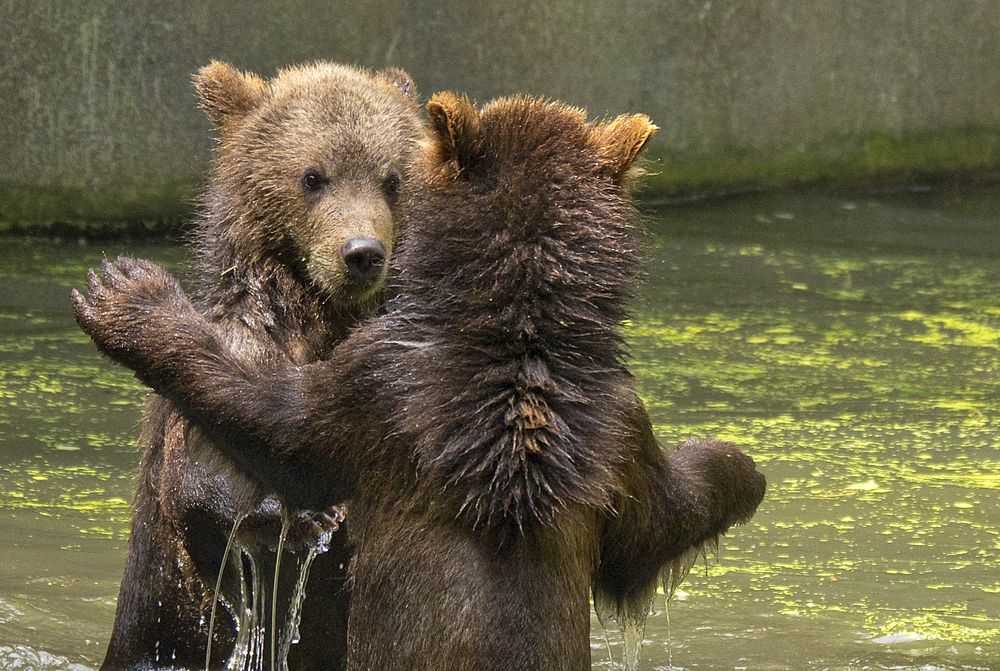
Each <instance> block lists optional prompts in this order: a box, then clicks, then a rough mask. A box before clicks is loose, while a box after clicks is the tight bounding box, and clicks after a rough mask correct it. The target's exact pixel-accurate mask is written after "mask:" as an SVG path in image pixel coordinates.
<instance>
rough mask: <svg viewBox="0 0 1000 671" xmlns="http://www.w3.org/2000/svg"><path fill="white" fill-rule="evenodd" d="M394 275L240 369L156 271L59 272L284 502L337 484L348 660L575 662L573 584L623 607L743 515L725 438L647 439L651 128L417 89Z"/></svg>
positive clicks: (530, 665) (579, 656)
mask: <svg viewBox="0 0 1000 671" xmlns="http://www.w3.org/2000/svg"><path fill="white" fill-rule="evenodd" d="M429 113H430V117H431V120H432V123H433V125H434V129H435V137H434V139H433V140H432V142H431V143H430V144H429V146H428V147H426V149H425V153H424V158H423V160H422V161H421V163H420V164H419V165H418V166H417V170H416V171H415V176H416V177H417V180H416V182H417V183H416V185H415V188H414V189H413V195H412V198H411V200H410V201H409V203H408V207H407V217H408V219H409V221H410V224H409V226H410V229H409V233H408V237H407V240H406V242H405V244H404V246H403V248H402V249H401V250H400V253H399V255H398V257H397V267H398V270H399V280H398V287H397V289H398V295H397V296H396V297H395V298H394V299H393V300H392V301H391V302H390V304H389V306H388V309H387V313H386V314H384V315H383V316H380V317H378V318H376V319H372V320H369V321H367V322H365V323H363V324H362V325H361V326H360V327H359V328H358V329H357V330H356V331H354V332H353V333H352V334H351V336H350V337H349V338H348V339H347V340H346V341H345V342H344V343H343V344H341V345H340V346H338V347H337V348H335V349H334V350H333V352H332V355H331V357H330V358H329V360H328V361H325V362H321V363H317V364H312V365H308V366H298V367H279V368H272V369H270V370H267V371H264V372H262V371H260V370H259V368H258V367H256V366H253V365H249V364H248V363H247V362H246V361H245V360H243V359H242V358H241V357H240V356H239V354H238V353H235V352H232V351H231V350H230V349H229V348H227V347H226V346H225V343H224V340H223V338H222V335H221V334H220V333H219V331H218V330H217V329H216V328H214V327H213V326H212V325H211V324H208V323H206V322H205V321H204V320H202V319H200V318H199V317H198V315H197V314H196V313H195V312H194V311H193V310H192V309H191V308H190V306H189V304H188V303H187V299H186V298H185V297H184V295H183V293H182V292H181V291H180V290H179V288H178V287H177V285H176V283H175V282H174V281H173V280H172V278H170V276H169V275H167V274H166V273H164V272H163V271H162V270H160V269H158V268H157V267H155V266H154V265H152V264H149V263H148V262H143V261H133V260H129V259H121V260H119V262H118V263H117V264H115V265H113V266H112V265H109V266H107V267H106V268H105V270H104V274H103V276H102V277H97V276H92V277H91V279H90V282H89V295H88V296H87V297H86V298H84V297H83V296H82V295H77V296H76V297H75V302H76V306H77V314H78V320H79V322H80V324H81V326H82V327H83V328H84V330H86V331H87V332H88V333H90V334H91V335H92V337H94V339H95V341H96V342H97V343H98V346H99V347H100V348H101V349H102V351H104V352H106V353H107V354H109V355H110V356H112V357H113V358H115V359H116V360H117V361H119V362H121V363H123V364H125V365H127V366H130V367H131V368H133V369H134V370H136V372H137V374H138V376H139V377H140V379H142V380H143V381H144V382H146V383H147V384H150V385H151V386H153V387H154V388H155V389H157V390H160V391H161V392H163V393H165V394H167V395H168V396H169V397H170V398H172V399H175V400H176V401H177V402H178V403H179V404H181V406H182V407H184V408H185V410H186V411H187V412H189V413H191V415H192V416H194V417H198V418H199V422H200V423H201V424H202V425H203V426H204V427H205V430H206V431H208V432H209V433H210V434H211V435H226V436H231V437H238V440H234V441H231V442H229V443H228V445H229V446H230V447H228V448H227V454H228V455H229V456H230V457H231V458H232V459H233V461H234V463H236V464H238V465H239V467H240V468H242V469H243V470H244V471H245V472H246V473H248V474H250V475H252V476H253V477H254V478H256V479H258V480H260V482H261V483H262V484H263V486H264V487H265V488H266V489H268V490H272V489H273V490H274V491H277V492H280V493H281V495H282V496H283V497H285V499H286V500H288V501H290V502H293V503H294V504H295V505H297V506H305V507H314V508H315V507H321V506H323V505H326V504H327V503H329V502H331V501H337V500H341V499H342V498H344V497H348V496H353V497H354V498H353V499H352V509H351V515H352V521H353V523H354V527H353V531H352V533H353V536H352V537H353V538H354V540H355V541H356V544H357V550H356V554H355V557H354V563H353V565H352V578H353V588H354V592H353V599H354V600H353V602H352V605H351V612H350V621H349V640H348V648H349V650H348V658H349V661H348V666H349V668H350V669H366V670H367V669H380V670H391V671H394V670H397V669H398V670H400V671H402V670H403V669H422V668H447V669H450V670H463V669H469V670H470V671H471V670H472V669H477V670H487V671H488V670H490V669H496V670H498V671H499V670H500V669H503V670H507V669H576V670H582V669H589V668H590V648H589V636H588V633H589V604H588V597H589V595H590V594H591V591H593V593H594V595H595V598H596V600H597V602H598V604H599V605H600V606H601V608H602V610H603V611H604V612H608V611H610V612H613V613H616V614H618V615H619V616H620V617H623V618H630V619H633V620H636V621H641V620H642V618H643V617H644V616H645V612H646V610H647V609H648V606H649V599H650V598H651V594H652V591H653V590H654V589H655V586H656V584H657V581H658V580H659V575H660V573H661V571H664V570H666V571H668V573H669V571H670V570H671V567H672V566H674V564H675V563H676V562H677V561H679V560H680V559H681V558H682V557H684V556H685V554H686V553H688V552H690V551H691V549H692V548H697V547H698V546H700V544H701V543H703V542H705V541H706V540H709V539H712V538H714V537H715V536H716V535H717V534H719V533H721V532H723V531H725V530H726V529H728V528H729V527H731V526H732V525H734V524H737V523H740V522H743V521H745V520H747V519H748V518H749V517H750V516H751V515H752V514H753V512H754V511H755V510H756V507H757V505H758V504H759V503H760V501H761V499H762V497H763V493H764V478H763V477H762V476H761V475H760V474H759V473H758V472H757V471H756V470H755V468H754V464H753V461H752V460H751V459H750V458H749V457H747V456H746V455H744V454H743V453H742V452H740V451H739V450H738V449H737V448H735V447H733V446H731V445H728V444H725V443H720V442H714V441H695V442H692V443H689V444H685V445H684V446H681V447H680V448H679V449H678V450H677V451H676V452H675V453H674V454H673V455H672V456H671V457H670V458H669V459H668V458H667V457H666V456H665V455H664V454H663V452H662V451H661V449H660V447H659V445H658V444H657V442H656V440H655V438H654V436H653V432H652V429H651V426H650V423H649V419H648V417H647V415H646V412H645V409H644V408H643V406H642V403H641V402H640V401H639V399H638V397H637V395H636V393H635V385H634V380H633V379H632V377H631V376H630V375H629V373H628V371H627V370H626V368H625V366H624V363H623V358H624V355H625V351H624V347H623V342H622V335H621V323H622V320H623V319H624V318H625V312H624V310H623V307H622V306H623V304H624V303H625V301H626V300H627V298H628V296H629V292H630V291H631V289H632V287H633V285H634V283H635V277H636V271H637V267H638V263H639V254H638V242H637V238H638V219H637V216H636V212H635V210H634V208H633V206H632V203H631V200H630V198H629V194H628V191H627V188H626V186H625V185H626V183H627V182H628V181H629V179H630V178H631V169H632V167H633V166H634V161H635V159H636V157H637V155H638V153H639V152H640V150H641V149H642V146H643V144H644V142H645V139H646V138H648V137H649V135H650V134H652V132H653V131H654V130H655V127H653V126H652V125H651V124H650V123H649V120H648V119H646V118H645V117H642V116H641V115H636V116H631V117H623V118H619V119H616V120H614V121H611V122H606V123H587V122H586V120H585V118H584V114H583V112H582V111H580V110H576V109H573V108H569V107H566V106H564V105H561V104H558V103H552V102H546V101H542V100H536V99H530V98H513V99H505V100H500V101H496V102H494V103H491V104H490V105H488V106H486V107H485V108H483V109H482V110H481V111H480V110H478V109H476V108H475V107H474V106H473V105H472V104H471V103H470V102H469V101H468V100H465V99H463V98H460V97H456V96H452V95H450V94H443V95H438V96H435V98H434V99H433V100H432V101H431V103H430V104H429Z"/></svg>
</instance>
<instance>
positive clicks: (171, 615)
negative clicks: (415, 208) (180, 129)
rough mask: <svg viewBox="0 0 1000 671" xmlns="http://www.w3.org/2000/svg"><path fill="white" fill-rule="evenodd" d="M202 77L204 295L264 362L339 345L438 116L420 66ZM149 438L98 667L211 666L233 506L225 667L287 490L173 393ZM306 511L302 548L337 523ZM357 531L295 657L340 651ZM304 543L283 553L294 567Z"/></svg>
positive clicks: (200, 264)
mask: <svg viewBox="0 0 1000 671" xmlns="http://www.w3.org/2000/svg"><path fill="white" fill-rule="evenodd" d="M195 84H196V87H197V91H198V94H199V97H200V101H201V106H202V108H203V109H204V111H205V113H206V114H207V115H208V117H209V119H210V120H211V121H212V122H213V123H214V125H215V126H216V128H217V129H218V131H219V133H220V142H219V145H218V148H217V153H216V158H215V162H214V167H213V170H212V173H211V176H210V178H209V180H208V184H207V188H206V190H205V192H204V194H203V198H202V202H201V209H200V214H199V215H198V216H197V218H196V220H195V222H194V229H195V234H194V245H193V247H194V249H193V251H194V256H195V258H196V260H197V261H196V264H195V265H196V270H195V272H194V273H193V277H192V278H191V283H192V285H193V286H194V287H195V292H194V294H195V296H196V298H195V304H196V305H197V309H198V310H199V312H201V313H202V314H203V315H204V316H205V317H206V318H207V319H208V320H209V321H211V322H213V323H215V324H216V326H217V327H218V328H219V332H221V333H225V334H226V335H225V338H226V341H227V344H228V346H229V347H232V348H233V349H234V350H236V351H239V352H241V353H242V356H244V357H246V359H247V360H248V361H252V362H255V363H256V364H258V365H261V366H272V365H276V364H279V363H284V364H301V363H305V362H308V361H313V360H316V359H319V358H326V357H328V356H329V354H330V352H331V351H332V348H333V346H334V345H335V344H336V343H337V342H338V341H339V340H341V339H342V338H343V337H344V336H345V334H346V333H347V331H348V329H349V328H350V327H352V326H353V325H354V324H356V323H357V322H358V320H359V319H360V318H362V317H365V316H367V315H368V314H370V313H371V311H372V309H373V308H374V307H376V306H378V305H379V304H380V303H381V302H382V300H383V297H384V281H385V277H386V268H387V265H388V262H389V259H390V256H391V255H392V252H393V249H394V246H395V243H396V240H397V237H398V235H399V229H400V225H399V222H400V216H399V207H398V201H399V196H400V191H401V189H402V188H403V186H404V185H405V182H406V178H407V173H408V171H409V170H410V164H411V160H412V158H413V157H414V155H415V153H416V149H417V145H418V142H419V140H420V139H421V138H422V137H423V133H424V131H423V127H422V122H421V116H420V115H421V112H420V108H419V106H418V105H417V101H416V98H417V96H416V91H415V88H414V86H413V83H412V81H411V80H410V77H409V76H408V75H407V74H406V73H404V72H402V71H401V70H386V71H382V72H376V73H373V72H368V71H365V70H361V69H357V68H353V67H347V66H342V65H335V64H331V63H322V62H321V63H313V64H309V65H304V66H299V67H292V68H288V69H285V70H282V71H281V72H280V73H279V74H278V75H277V76H276V77H275V78H274V79H271V80H269V81H265V80H263V79H261V78H260V77H258V76H256V75H253V74H244V73H241V72H239V71H238V70H236V69H235V68H234V67H232V66H231V65H228V64H225V63H219V62H214V63H212V64H210V65H208V66H206V67H205V68H203V69H202V70H201V71H200V72H199V73H198V75H197V76H196V77H195ZM213 440H214V441H215V443H218V442H219V441H220V440H227V437H226V436H218V435H216V436H213ZM141 442H142V445H143V448H144V453H143V457H142V461H141V465H140V469H139V473H138V478H137V493H136V497H135V504H134V509H133V518H132V533H131V538H130V541H129V547H128V558H127V563H126V568H125V575H124V577H123V579H122V583H121V591H120V594H119V599H118V607H117V612H116V615H115V625H114V631H113V633H112V637H111V642H110V644H109V646H108V651H107V655H106V658H105V662H104V665H103V667H102V668H103V669H140V668H141V669H149V668H161V667H164V668H166V667H169V668H204V664H205V657H206V647H207V646H206V644H207V642H208V637H209V631H208V630H209V622H210V619H211V618H210V611H211V607H212V601H213V594H214V591H215V583H216V578H217V576H218V574H219V567H220V564H221V562H222V557H223V551H224V548H225V546H226V542H227V537H228V534H229V532H230V530H231V529H232V527H233V524H234V521H235V520H236V519H237V518H239V517H241V516H243V515H247V516H248V517H247V518H246V519H245V520H244V522H243V524H242V526H241V530H240V533H239V535H238V536H237V546H238V547H239V548H240V551H238V552H236V553H235V554H234V555H232V556H231V557H230V559H229V561H228V564H227V570H226V572H225V575H226V579H225V581H224V582H223V589H222V595H221V597H222V602H223V604H224V605H225V606H226V608H219V609H218V611H219V612H218V615H217V621H216V623H215V627H214V631H213V633H212V635H213V637H214V641H213V647H212V653H211V657H212V659H211V666H212V668H221V667H222V666H223V665H224V664H225V663H226V661H227V659H228V658H229V657H230V656H231V655H232V653H233V651H234V647H235V643H236V638H237V627H236V618H235V617H234V613H236V612H238V611H240V610H241V606H240V604H241V603H242V601H241V600H243V599H244V597H243V596H241V582H242V581H241V580H240V578H239V576H240V575H241V573H242V574H244V575H245V577H246V578H247V580H246V582H248V583H252V582H253V581H250V580H249V576H250V574H251V572H252V571H253V570H256V572H257V578H258V580H257V581H256V585H257V589H256V591H257V592H262V593H258V594H250V595H249V596H248V597H246V599H245V600H246V601H247V603H245V604H244V606H245V607H250V605H249V604H250V603H251V602H252V600H253V599H254V598H256V599H257V610H258V611H259V612H260V613H261V614H263V617H262V618H261V619H262V620H263V623H264V624H265V625H266V626H269V625H270V618H269V609H268V608H266V607H264V604H266V603H267V602H266V599H267V598H268V597H269V596H270V595H269V592H270V587H271V580H272V575H273V565H274V559H275V556H276V554H275V551H274V550H273V546H274V545H275V544H276V541H277V538H278V534H279V529H280V527H281V518H282V510H281V505H280V504H279V503H278V502H277V501H275V500H274V499H270V498H265V497H264V494H265V492H263V491H262V490H261V489H260V488H259V487H258V486H257V485H256V484H255V483H254V482H253V481H251V480H249V479H248V478H246V477H244V476H242V475H240V474H239V473H238V472H237V471H236V470H235V469H233V468H231V467H230V464H229V462H228V461H227V460H226V459H225V458H224V457H222V456H221V453H220V452H218V451H217V450H216V449H215V448H216V446H217V445H216V444H213V442H212V441H210V440H208V439H207V438H206V437H205V436H204V435H203V434H202V433H200V432H199V431H198V430H197V429H196V428H195V427H194V426H192V425H191V424H190V423H189V421H188V419H187V418H186V417H185V415H184V413H183V412H182V411H181V410H179V409H178V408H177V406H176V405H174V404H173V403H172V402H170V401H169V400H167V399H165V398H163V397H161V396H156V395H154V396H152V397H151V399H150V401H149V404H148V407H147V411H146V417H145V421H144V426H143V429H142V439H141ZM296 519H297V521H296V523H295V524H294V525H293V530H292V535H291V536H292V537H290V539H289V545H288V546H289V547H292V548H295V547H298V548H302V547H303V545H305V544H307V543H315V537H316V536H318V535H319V534H321V533H322V532H323V531H324V530H326V529H329V528H331V527H333V526H336V520H334V519H331V518H330V517H329V516H328V515H318V516H312V515H309V514H304V513H299V514H297V515H296ZM344 536H345V533H344V531H343V530H341V531H340V532H338V533H336V534H334V535H333V547H332V548H331V549H330V551H329V552H328V553H327V554H325V555H321V556H320V557H319V558H318V559H317V560H316V562H315V564H314V566H313V570H312V574H311V578H310V581H309V588H308V593H309V598H308V599H307V600H306V602H305V606H304V612H303V616H302V623H301V626H300V629H301V639H302V643H301V644H299V645H296V646H292V649H291V654H290V663H291V665H292V668H295V669H299V670H301V669H311V668H323V669H336V668H340V667H342V666H343V664H344V649H345V644H346V638H345V636H346V633H345V632H346V618H347V607H348V594H347V591H346V589H345V577H346V568H347V563H348V560H349V557H350V552H349V549H348V547H347V544H346V539H345V538H344ZM269 546H271V549H269ZM301 554H302V553H300V556H301ZM292 559H293V558H292V557H291V556H288V557H286V561H287V562H288V563H286V564H285V566H286V567H289V568H290V567H291V566H292V565H293V562H292ZM293 573H294V572H293V571H284V574H285V575H288V576H291V575H293ZM261 586H265V589H263V590H262V589H260V587H261ZM251 587H252V585H251ZM285 587H290V586H289V585H286V586H285ZM252 591H253V590H252ZM285 591H287V590H285ZM284 606H285V604H282V608H284ZM246 628H247V627H245V629H246ZM242 633H243V634H244V635H246V634H247V632H246V631H244V632H242ZM270 641H271V636H270V635H269V633H267V632H265V633H264V635H261V633H260V632H258V633H257V638H256V639H255V641H254V642H253V643H251V644H249V645H250V647H251V648H253V654H256V655H264V658H265V659H267V656H268V655H269V652H270V650H269V649H268V646H269V645H270ZM243 648H244V652H246V648H247V642H246V641H244V645H243Z"/></svg>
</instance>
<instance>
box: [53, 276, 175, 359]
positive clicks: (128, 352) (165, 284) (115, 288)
mask: <svg viewBox="0 0 1000 671" xmlns="http://www.w3.org/2000/svg"><path fill="white" fill-rule="evenodd" d="M70 298H71V299H72V301H73V310H74V312H75V313H76V322H77V324H79V325H80V328H82V329H83V330H84V331H85V332H86V333H87V335H89V336H90V337H91V338H92V339H93V340H94V342H95V343H96V344H97V346H98V348H100V349H101V350H102V351H103V352H105V353H106V354H108V355H110V356H111V357H112V358H114V359H117V360H119V361H121V362H122V363H125V364H127V365H128V364H130V363H132V362H131V358H132V356H133V355H134V354H136V353H137V352H138V351H141V350H142V349H148V348H150V347H152V346H155V345H154V343H150V342H147V341H146V340H145V337H146V333H147V331H149V327H150V326H153V327H155V326H157V325H158V323H159V322H162V321H163V319H164V318H168V317H169V315H170V314H171V313H174V312H176V310H177V307H178V306H179V305H183V304H186V302H187V299H186V297H185V296H184V292H183V290H182V289H181V287H180V285H179V284H178V283H177V280H175V279H174V278H173V276H172V275H170V273H168V272H167V271H165V270H163V269H162V268H160V267H159V266H158V265H156V264H155V263H153V262H151V261H146V260H145V259H132V258H129V257H125V256H121V257H118V259H116V260H115V261H114V262H110V261H104V262H103V263H102V264H101V270H100V272H94V270H90V271H88V272H87V291H86V293H85V294H84V293H81V292H79V291H77V290H76V289H73V291H72V292H71V294H70Z"/></svg>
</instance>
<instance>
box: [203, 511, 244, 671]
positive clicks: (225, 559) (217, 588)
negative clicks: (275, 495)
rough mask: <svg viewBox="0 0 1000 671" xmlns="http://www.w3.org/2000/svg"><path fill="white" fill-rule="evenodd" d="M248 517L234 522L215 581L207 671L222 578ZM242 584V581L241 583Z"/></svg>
mask: <svg viewBox="0 0 1000 671" xmlns="http://www.w3.org/2000/svg"><path fill="white" fill-rule="evenodd" d="M245 517H246V515H240V516H239V517H237V518H236V520H235V521H234V522H233V528H232V530H231V531H230V532H229V539H228V540H227V541H226V549H225V551H223V553H222V562H221V563H220V564H219V576H218V577H217V578H216V579H215V592H214V593H213V594H212V614H211V615H210V616H209V618H208V644H207V645H206V646H205V671H209V666H210V665H211V663H212V641H213V638H214V637H213V634H214V633H215V611H216V608H217V606H218V605H219V592H221V591H222V576H223V575H225V573H226V564H227V563H228V562H229V552H230V550H232V548H233V541H234V540H235V539H236V532H237V531H239V528H240V524H242V523H243V519H244V518H245ZM241 582H242V581H241Z"/></svg>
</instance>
